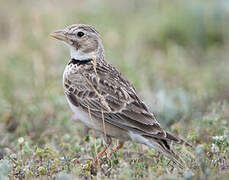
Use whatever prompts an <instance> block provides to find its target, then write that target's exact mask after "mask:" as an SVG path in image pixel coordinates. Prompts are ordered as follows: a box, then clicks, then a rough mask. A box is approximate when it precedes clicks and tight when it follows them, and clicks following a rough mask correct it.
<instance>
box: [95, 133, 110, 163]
mask: <svg viewBox="0 0 229 180" xmlns="http://www.w3.org/2000/svg"><path fill="white" fill-rule="evenodd" d="M104 141H105V146H104V147H103V148H102V149H101V151H100V152H99V153H98V154H97V156H96V158H95V160H94V161H95V162H98V160H99V158H101V157H102V155H103V154H104V153H105V152H106V150H107V148H108V147H109V146H110V145H111V143H112V139H111V137H110V136H108V135H106V136H105V135H104Z"/></svg>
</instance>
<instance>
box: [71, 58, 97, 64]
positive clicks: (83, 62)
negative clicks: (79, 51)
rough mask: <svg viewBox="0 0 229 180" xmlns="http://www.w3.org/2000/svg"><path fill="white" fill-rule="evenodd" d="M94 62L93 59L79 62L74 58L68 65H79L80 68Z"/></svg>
mask: <svg viewBox="0 0 229 180" xmlns="http://www.w3.org/2000/svg"><path fill="white" fill-rule="evenodd" d="M92 60H93V59H91V58H88V59H83V60H79V59H74V58H72V59H71V60H70V62H69V63H68V65H70V64H77V65H78V66H79V65H84V64H88V63H90V62H91V61H92Z"/></svg>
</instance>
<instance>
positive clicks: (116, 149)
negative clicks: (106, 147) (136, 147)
mask: <svg viewBox="0 0 229 180" xmlns="http://www.w3.org/2000/svg"><path fill="white" fill-rule="evenodd" d="M123 144H124V142H122V141H119V145H118V146H116V148H114V149H112V150H111V152H110V153H109V154H108V157H111V156H112V154H113V153H115V152H117V151H118V150H119V149H121V148H122V147H123Z"/></svg>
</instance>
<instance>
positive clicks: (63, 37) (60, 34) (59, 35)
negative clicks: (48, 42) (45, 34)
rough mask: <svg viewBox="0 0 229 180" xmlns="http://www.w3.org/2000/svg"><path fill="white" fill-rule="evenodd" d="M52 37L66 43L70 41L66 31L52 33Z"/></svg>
mask: <svg viewBox="0 0 229 180" xmlns="http://www.w3.org/2000/svg"><path fill="white" fill-rule="evenodd" d="M50 36H51V37H54V38H56V39H58V40H61V41H65V42H67V41H68V38H67V36H66V35H65V31H64V30H58V31H55V32H53V33H51V34H50Z"/></svg>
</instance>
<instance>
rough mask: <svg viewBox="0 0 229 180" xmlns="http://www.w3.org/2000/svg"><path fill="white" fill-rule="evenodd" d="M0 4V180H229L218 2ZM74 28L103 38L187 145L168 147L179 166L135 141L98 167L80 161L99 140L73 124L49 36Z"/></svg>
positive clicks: (59, 58) (224, 46) (223, 11)
mask: <svg viewBox="0 0 229 180" xmlns="http://www.w3.org/2000/svg"><path fill="white" fill-rule="evenodd" d="M0 2H1V4H2V6H1V7H0V17H1V18H0V54H1V56H0V179H67V180H68V179H227V177H228V175H229V148H228V147H229V146H228V145H229V131H228V127H229V124H228V123H229V93H228V92H229V83H228V77H229V68H228V67H229V61H228V56H229V53H228V46H229V41H228V40H229V31H228V29H229V28H228V27H229V21H228V20H229V14H228V8H227V7H228V3H227V2H226V1H213V0H211V1H208V2H205V1H204V0H199V1H197V0H195V1H193V2H184V1H182V0H175V1H173V2H171V1H170V0H165V1H153V2H148V1H145V0H143V1H137V0H136V1H133V2H131V3H130V2H128V1H126V2H125V1H115V2H113V1H111V2H107V1H102V0H101V1H96V2H94V1H84V2H81V1H73V0H70V1H68V2H66V3H65V2H61V1H48V2H47V1H26V0H25V1H21V2H18V1H16V0H13V1H4V0H0ZM73 4H74V6H73ZM73 23H86V24H92V25H94V26H95V27H96V28H97V29H98V30H99V31H100V32H101V35H102V37H103V42H104V46H105V52H106V57H107V59H108V60H109V62H111V63H112V64H114V65H115V66H116V67H118V68H119V69H120V71H121V72H122V73H123V74H125V76H127V77H128V79H129V80H130V81H131V82H132V83H133V84H134V85H135V86H136V88H137V91H138V92H139V94H140V96H141V97H142V99H144V100H145V102H146V104H148V105H149V108H150V109H151V110H152V111H153V112H155V114H156V116H157V119H158V121H159V122H160V123H161V124H162V125H163V126H164V127H165V128H166V129H168V130H169V131H171V132H173V133H174V134H179V135H180V136H181V137H184V138H185V139H186V140H187V141H189V142H190V143H192V144H193V145H194V149H187V148H185V147H182V146H174V148H175V149H176V151H177V152H179V154H181V156H182V158H183V159H184V160H185V162H186V166H187V168H185V169H184V170H180V169H177V168H174V167H173V165H172V164H171V163H170V164H168V160H167V159H166V158H165V157H163V156H158V154H157V152H156V151H154V150H152V149H149V148H148V147H146V146H144V145H140V144H136V143H133V142H127V143H126V144H125V145H124V148H123V149H121V150H120V151H118V152H117V153H116V154H115V155H114V156H112V157H111V158H110V159H107V158H105V157H103V158H102V159H101V167H93V166H92V164H91V163H90V161H87V160H86V159H87V158H89V157H93V156H94V141H96V147H97V151H99V150H100V149H101V148H102V146H103V141H102V139H100V138H99V137H97V138H96V139H95V138H94V136H93V132H91V131H90V132H89V134H88V135H87V136H86V137H85V136H83V129H82V125H81V124H80V123H79V122H77V121H75V120H73V118H72V112H71V111H70V108H69V107H68V105H67V102H66V99H65V97H64V93H63V90H62V79H61V78H62V72H63V70H64V67H65V65H66V63H67V61H68V58H69V52H68V49H67V48H65V46H64V45H62V44H60V43H58V42H56V41H54V40H52V39H51V38H49V37H48V35H49V33H50V32H52V31H54V30H56V29H59V28H63V27H65V26H66V25H70V24H73ZM116 143H117V142H116V140H114V142H113V146H114V145H115V144H116Z"/></svg>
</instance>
